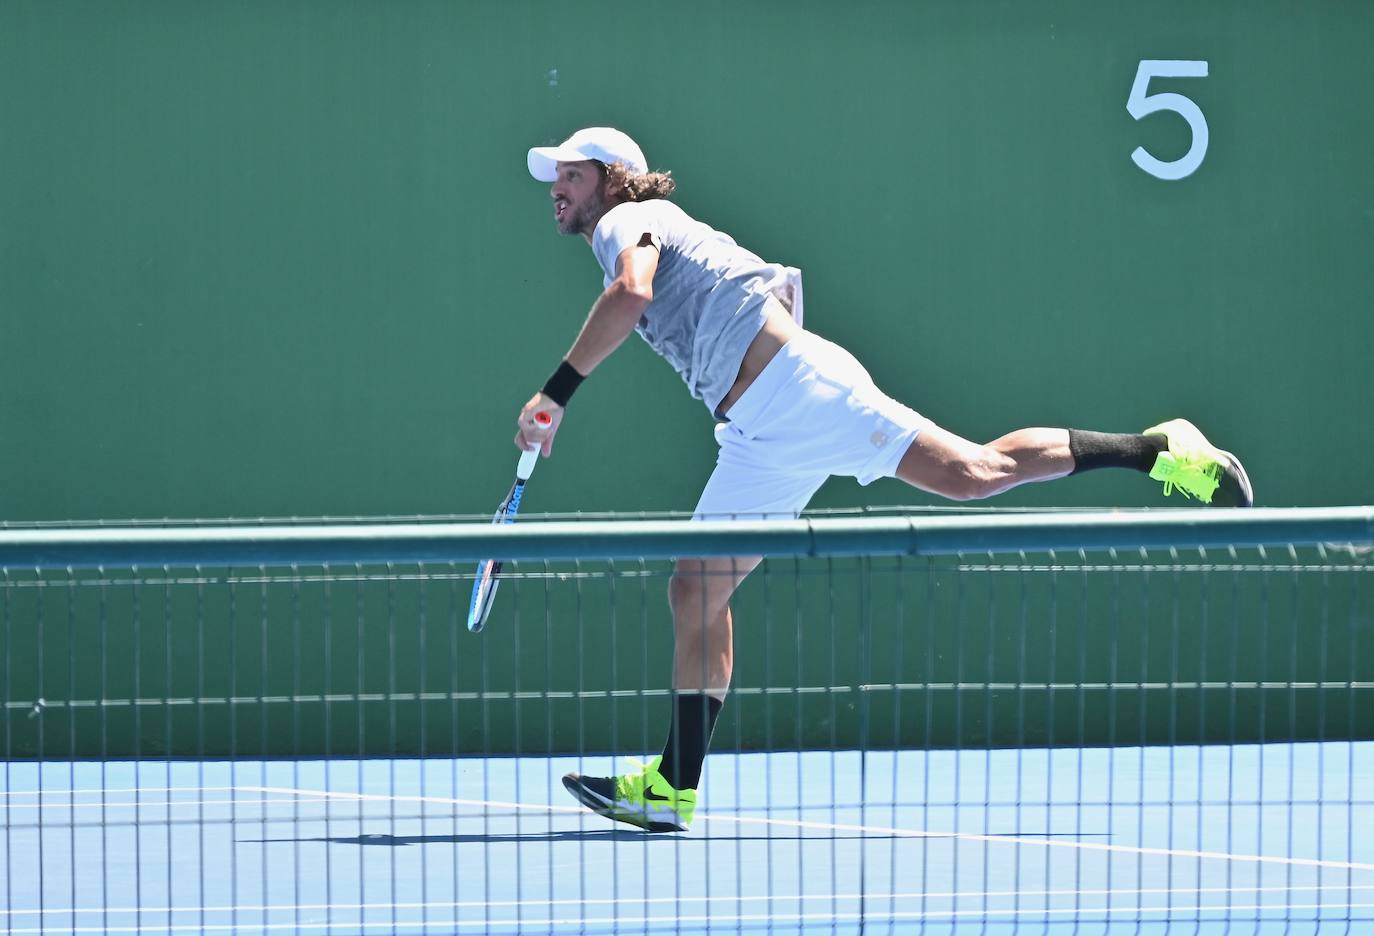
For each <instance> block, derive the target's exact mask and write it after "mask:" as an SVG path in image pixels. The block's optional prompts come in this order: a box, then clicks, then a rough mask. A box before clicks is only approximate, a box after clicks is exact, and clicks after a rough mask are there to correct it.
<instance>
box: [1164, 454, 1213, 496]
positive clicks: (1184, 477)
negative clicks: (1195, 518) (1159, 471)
mask: <svg viewBox="0 0 1374 936" xmlns="http://www.w3.org/2000/svg"><path fill="white" fill-rule="evenodd" d="M1165 464H1166V467H1165V470H1164V474H1165V478H1164V496H1165V497H1168V496H1170V495H1171V494H1173V493H1174V491H1175V490H1177V491H1178V492H1179V493H1180V494H1182V495H1183V496H1184V498H1192V499H1193V500H1203V498H1204V494H1203V493H1202V492H1201V491H1200V490H1194V489H1192V488H1191V487H1190V485H1192V484H1194V483H1195V482H1198V481H1202V482H1203V483H1202V484H1200V485H1197V487H1198V488H1204V487H1205V488H1207V491H1206V494H1207V495H1210V494H1211V493H1212V492H1213V491H1215V490H1216V489H1217V487H1218V482H1217V473H1218V466H1217V465H1216V464H1215V463H1213V464H1209V465H1199V464H1197V463H1196V462H1195V461H1193V460H1191V459H1187V458H1182V459H1180V458H1178V457H1175V458H1174V459H1172V460H1171V461H1169V462H1166V463H1165ZM1204 479H1205V480H1204Z"/></svg>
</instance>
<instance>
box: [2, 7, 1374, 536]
mask: <svg viewBox="0 0 1374 936" xmlns="http://www.w3.org/2000/svg"><path fill="white" fill-rule="evenodd" d="M1371 31H1374V7H1370V6H1369V5H1368V4H1364V3H1353V2H1352V3H1320V4H1307V5H1302V4H1290V3H1260V2H1234V3H1209V4H1197V3H1184V2H1178V3H1156V4H1150V5H1146V6H1142V5H1140V4H1127V3H1067V2H1058V3H1056V2H1031V3H1026V2H1007V3H965V2H955V0H949V2H939V3H934V2H927V3H908V2H890V3H883V2H873V3H863V4H858V5H852V4H850V5H845V4H833V3H817V2H790V0H789V2H781V0H779V2H759V3H747V4H735V3H727V2H715V3H712V2H705V3H694V4H691V5H683V4H653V3H650V4H643V5H639V6H637V7H636V8H635V12H634V13H633V14H623V13H616V14H614V15H612V14H611V13H610V12H609V11H608V10H607V8H606V7H604V5H599V4H578V3H567V2H560V3H556V4H555V3H547V4H546V3H530V2H502V3H467V2H461V3H460V2H445V3H437V2H436V3H407V2H398V3H328V4H321V3H305V2H271V3H268V2H262V3H237V4H225V3H210V2H205V3H187V2H182V0H177V2H137V3H124V4H112V3H105V2H56V3H53V2H23V0H7V2H6V3H4V4H3V5H0V87H3V88H4V91H3V93H0V126H3V128H4V130H3V133H0V302H2V303H3V314H2V315H0V329H2V331H0V381H3V383H0V439H3V445H0V472H2V474H3V478H4V482H5V483H4V484H3V485H0V518H2V519H4V520H11V521H15V520H34V519H42V520H58V519H78V520H84V519H93V518H112V517H162V516H173V517H188V516H229V515H232V516H263V515H267V516H282V515H300V516H318V515H335V516H337V515H354V514H369V515H372V514H418V513H424V514H447V513H465V512H479V511H487V510H490V509H491V507H492V506H493V502H494V500H495V499H496V498H498V497H499V495H500V493H501V492H502V490H503V489H504V486H505V484H506V478H507V475H508V474H509V473H510V463H511V455H512V454H513V453H512V452H511V451H510V449H509V443H508V439H509V436H510V435H511V434H512V430H511V426H512V423H513V419H514V414H515V413H516V411H517V410H518V408H519V406H520V404H521V403H523V402H524V400H525V399H526V398H527V397H528V396H529V394H530V393H531V392H533V390H534V389H537V388H538V386H539V385H540V384H541V383H542V381H543V379H544V378H545V377H546V376H547V374H548V372H549V371H550V370H551V369H552V367H553V365H554V364H555V363H557V361H558V358H559V356H560V355H561V354H562V352H563V351H565V350H566V347H567V346H568V345H569V344H570V343H571V340H572V338H573V336H574V334H575V333H576V330H577V328H578V326H579V325H580V324H581V321H582V319H583V317H584V315H585V313H586V310H587V308H588V306H589V304H590V303H591V301H592V299H593V298H595V296H596V294H597V292H598V289H599V285H600V276H599V273H598V271H597V268H596V265H595V262H594V260H593V259H592V257H591V253H590V251H589V250H588V249H587V248H586V246H585V245H584V244H583V243H582V242H581V241H580V240H577V239H568V238H559V237H558V236H557V235H556V233H555V231H554V226H553V223H552V220H551V215H550V211H549V209H548V200H547V191H546V188H545V187H544V186H542V185H540V184H538V183H535V182H534V181H532V180H531V179H530V178H529V177H528V175H527V174H526V172H525V168H524V152H525V149H526V148H527V147H528V146H530V145H531V144H539V143H549V142H556V141H557V140H559V139H561V138H562V137H563V136H564V135H566V134H567V133H568V132H569V131H571V130H572V129H575V128H576V127H578V126H582V125H586V124H591V123H605V124H613V125H617V126H621V127H623V128H625V129H627V130H629V131H630V132H631V133H633V134H634V135H635V136H636V137H637V138H638V139H639V141H640V142H641V143H642V145H643V146H644V148H645V150H646V152H647V153H648V155H649V159H650V161H651V163H652V164H654V165H655V166H657V167H663V168H669V169H671V170H673V172H674V173H675V175H676V177H677V179H678V180H679V183H680V189H679V192H680V195H679V201H680V202H681V203H682V204H683V205H684V206H685V207H686V208H687V209H688V210H690V211H692V212H694V213H696V214H698V215H700V216H701V217H703V218H706V219H708V220H710V221H712V222H713V223H715V224H716V225H718V226H720V227H721V228H723V229H724V230H726V231H728V232H730V233H732V234H733V235H734V236H735V237H736V238H737V239H739V240H740V241H741V242H742V243H744V244H746V245H748V246H750V247H751V248H752V249H754V250H756V251H757V252H760V253H761V254H763V255H764V256H765V257H768V258H770V259H776V260H779V261H785V262H788V263H793V264H796V265H799V266H801V267H802V268H803V270H804V271H805V274H806V283H807V313H808V322H809V324H810V325H811V326H812V327H813V328H814V329H815V330H817V331H820V332H822V333H823V334H826V335H827V336H830V337H833V338H835V339H838V340H840V341H841V342H842V343H844V344H846V345H848V346H849V347H851V348H852V349H853V350H854V351H855V352H856V353H857V354H858V355H859V356H860V358H861V359H862V360H864V361H865V362H866V363H867V364H868V366H869V368H870V370H871V371H872V372H873V373H874V374H875V376H876V377H877V378H878V380H879V382H880V384H882V385H883V386H885V387H886V388H887V389H889V391H890V392H892V393H893V394H894V395H897V396H899V397H901V398H902V399H903V400H906V401H909V402H910V403H911V404H912V405H913V406H915V407H916V408H917V409H919V410H921V411H923V412H925V413H927V414H929V415H930V416H932V417H934V418H936V419H937V420H940V421H941V422H943V423H945V424H946V425H948V426H949V427H950V428H952V429H954V430H956V431H959V432H961V433H963V434H965V435H968V436H971V437H975V438H990V437H992V436H994V435H997V434H1000V433H1001V432H1002V431H1004V430H1007V429H1011V428H1014V427H1016V426H1019V425H1024V424H1051V425H1057V424H1066V425H1075V426H1083V427H1100V428H1108V429H1122V430H1126V429H1133V428H1140V427H1143V426H1146V425H1150V424H1153V423H1154V422H1155V421H1158V420H1159V419H1162V418H1166V417H1171V416H1173V415H1175V414H1187V415H1189V416H1190V417H1191V418H1193V419H1194V421H1196V422H1197V423H1198V424H1199V425H1200V426H1202V427H1203V428H1204V430H1205V431H1208V432H1210V433H1211V434H1212V435H1213V436H1214V437H1215V439H1216V440H1217V441H1218V442H1219V443H1221V444H1223V445H1224V446H1225V447H1228V448H1231V449H1233V450H1235V451H1237V452H1239V453H1242V454H1243V455H1244V457H1245V459H1246V461H1247V464H1248V465H1249V467H1250V472H1251V474H1252V476H1253V478H1254V481H1255V484H1256V489H1257V492H1258V497H1259V500H1260V502H1261V503H1263V504H1266V505H1273V506H1282V505H1289V504H1343V503H1366V502H1368V501H1369V499H1370V486H1369V483H1368V480H1367V479H1368V470H1367V465H1368V463H1369V461H1370V459H1371V457H1374V420H1371V419H1369V418H1368V417H1367V416H1365V415H1364V413H1363V409H1362V401H1363V399H1364V397H1365V395H1366V388H1367V385H1368V366H1367V360H1368V356H1369V348H1370V345H1371V341H1374V325H1371V321H1370V312H1371V303H1370V296H1371V295H1374V265H1372V264H1371V263H1370V262H1369V259H1370V256H1371V241H1372V237H1371V235H1374V174H1371V173H1370V172H1369V168H1368V164H1369V153H1370V151H1371V145H1372V144H1374V117H1371V110H1370V108H1369V106H1368V99H1369V96H1370V94H1369V92H1370V91H1371V90H1374V88H1372V87H1371V85H1374V77H1371V72H1370V70H1369V68H1368V55H1367V52H1368V49H1367V41H1366V40H1367V38H1368V36H1369V35H1371ZM1147 58H1150V59H1203V60H1206V61H1207V62H1208V63H1209V65H1210V75H1209V77H1207V78H1205V79H1178V80H1156V81H1155V82H1154V83H1153V84H1152V85H1151V86H1150V90H1151V92H1156V91H1164V90H1168V91H1176V92H1179V93H1182V94H1186V95H1188V96H1190V97H1192V98H1193V99H1194V100H1195V101H1196V102H1197V103H1198V105H1199V106H1200V107H1201V108H1202V110H1203V112H1204V114H1205V115H1206V118H1207V121H1208V125H1209V127H1210V147H1209V149H1208V152H1207V156H1206V159H1205V161H1204V162H1203V164H1202V166H1201V168H1200V169H1199V170H1198V171H1197V172H1196V173H1195V174H1194V175H1193V176H1191V177H1189V178H1187V179H1185V180H1182V181H1178V182H1165V181H1160V180H1158V179H1155V178H1152V177H1150V176H1148V175H1146V174H1145V173H1144V172H1142V171H1141V170H1140V169H1138V168H1137V167H1136V166H1135V165H1134V164H1133V163H1132V161H1131V159H1130V153H1131V151H1132V150H1133V149H1134V148H1135V147H1136V146H1138V145H1143V146H1145V147H1146V148H1147V149H1149V150H1151V151H1153V152H1155V153H1156V154H1158V155H1159V156H1160V157H1161V158H1172V157H1173V156H1176V155H1181V154H1182V152H1183V151H1184V150H1186V148H1187V146H1188V131H1187V129H1186V125H1185V123H1184V122H1183V121H1182V120H1181V119H1179V118H1178V117H1177V116H1175V115H1172V114H1159V115H1155V116H1151V117H1147V118H1146V119H1144V120H1142V121H1140V122H1137V121H1135V120H1133V119H1132V118H1131V117H1130V115H1129V114H1127V112H1126V100H1127V96H1128V94H1129V92H1130V89H1131V84H1132V81H1133V79H1134V76H1135V73H1136V69H1137V65H1138V63H1139V62H1140V60H1141V59H1147ZM631 344H632V346H627V347H626V348H625V349H623V350H622V351H621V352H620V353H618V354H617V355H616V356H615V357H613V358H612V359H611V360H610V362H609V363H608V364H607V365H606V366H605V368H604V370H603V371H599V372H598V373H597V374H596V376H595V379H593V380H592V381H591V382H590V383H589V384H588V385H587V387H586V388H585V389H584V390H583V392H582V393H581V394H579V396H578V399H577V406H576V407H574V411H573V413H572V414H571V415H570V417H569V421H568V423H567V424H566V428H565V429H564V431H563V433H562V437H561V438H560V440H559V446H558V453H557V457H556V458H555V460H554V461H553V462H551V463H550V464H549V465H548V466H547V470H545V471H542V472H541V474H540V478H539V483H538V485H537V486H536V487H533V488H531V491H530V498H529V500H528V502H527V505H526V508H527V509H528V510H530V511H543V510H556V511H565V510H612V509H613V510H640V509H653V510H661V509H673V510H690V509H691V507H692V505H693V504H694V503H695V499H696V495H697V493H698V491H699V490H700V487H701V485H702V483H703V482H704V480H705V478H706V476H707V475H708V474H709V472H710V469H711V465H712V463H713V459H714V446H713V442H712V438H711V436H710V432H709V430H710V422H709V418H708V416H707V414H706V412H705V410H704V408H703V407H702V406H700V404H698V403H696V402H695V401H693V400H691V399H690V398H689V397H688V396H687V395H686V393H685V392H684V390H683V388H682V387H681V384H680V382H679V381H678V379H677V378H676V376H675V375H674V374H673V373H672V372H671V370H670V369H669V368H667V367H666V366H665V365H664V364H663V363H662V362H661V361H659V360H658V359H657V358H655V357H654V356H653V355H652V354H651V353H650V352H649V351H648V349H647V348H646V347H644V346H642V344H641V343H639V342H638V341H637V340H636V341H634V342H632V343H631ZM627 442H628V443H629V444H627ZM610 454H614V455H616V456H621V455H624V457H623V458H619V457H617V458H614V459H612V458H608V455H610ZM894 502H900V503H908V504H927V503H933V502H936V500H935V499H934V498H931V497H927V496H925V495H923V494H920V493H918V492H912V491H908V490H906V489H905V488H904V487H903V486H901V485H900V484H899V483H897V482H882V483H878V484H876V485H874V486H873V487H871V488H868V489H860V488H858V487H857V485H855V484H854V483H853V482H851V481H836V482H833V483H832V485H830V486H829V487H827V488H826V489H825V490H824V491H823V492H822V493H821V495H820V496H819V498H818V500H817V505H818V506H841V505H843V506H851V505H854V504H864V503H883V504H890V503H894ZM1001 503H1003V504H1008V505H1010V504H1019V505H1026V504H1040V505H1051V504H1052V505H1063V504H1088V505H1149V504H1159V503H1161V500H1160V497H1159V494H1158V491H1157V490H1156V487H1155V486H1154V485H1152V484H1148V483H1146V482H1144V481H1143V480H1141V479H1138V478H1132V477H1130V476H1124V475H1112V474H1109V475H1104V476H1098V477H1092V476H1090V477H1085V478H1083V479H1075V480H1073V481H1071V482H1067V483H1064V484H1060V485H1054V486H1050V487H1045V488H1040V489H1034V490H1026V491H1024V492H1016V493H1013V494H1012V495H1011V496H1009V497H1006V498H1004V499H1003V500H1002V501H1001Z"/></svg>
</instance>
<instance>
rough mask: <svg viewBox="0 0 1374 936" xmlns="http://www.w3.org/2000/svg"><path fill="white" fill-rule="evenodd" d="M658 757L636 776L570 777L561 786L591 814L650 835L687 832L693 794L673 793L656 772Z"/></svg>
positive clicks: (692, 809) (637, 763)
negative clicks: (644, 830)
mask: <svg viewBox="0 0 1374 936" xmlns="http://www.w3.org/2000/svg"><path fill="white" fill-rule="evenodd" d="M662 760H663V757H662V756H661V755H660V756H658V757H655V758H654V759H653V760H651V761H649V763H647V764H641V763H639V762H638V761H631V763H633V764H634V765H635V766H637V767H639V768H641V769H640V772H639V773H634V774H625V775H624V776H620V777H584V776H582V775H581V774H579V773H570V774H567V775H566V776H564V777H563V786H565V787H567V788H568V792H569V793H571V794H572V795H573V796H575V797H577V800H578V802H580V803H581V804H582V805H583V806H586V807H587V808H588V809H590V810H591V811H592V812H594V813H597V814H599V815H602V816H605V817H606V818H607V819H614V820H616V821H617V822H628V823H629V824H630V825H634V826H639V827H640V828H641V829H647V830H648V831H650V832H686V831H687V826H688V825H690V824H691V822H692V814H693V813H694V812H696V808H697V791H696V790H676V789H674V788H673V786H672V784H670V783H669V782H668V781H667V780H666V779H665V778H664V776H663V774H661V773H659V772H658V765H659V762H661V761H662Z"/></svg>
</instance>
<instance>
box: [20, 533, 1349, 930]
mask: <svg viewBox="0 0 1374 936" xmlns="http://www.w3.org/2000/svg"><path fill="white" fill-rule="evenodd" d="M593 551H594V550H593ZM671 571H672V566H671V564H670V563H669V562H668V561H666V560H660V559H649V558H643V559H637V560H614V561H611V560H603V559H590V558H589V559H581V560H568V561H564V560H544V561H536V560H528V559H527V560H525V561H521V562H518V563H515V564H514V565H513V566H509V567H508V571H507V573H506V574H505V576H504V579H503V582H504V583H503V585H502V590H501V593H500V596H499V598H498V600H497V603H496V607H495V608H494V610H493V612H492V616H491V619H490V620H489V622H488V624H487V626H486V629H485V631H484V632H483V633H482V634H481V635H471V634H469V633H468V632H467V631H466V629H465V627H464V626H463V620H464V617H465V614H466V610H467V605H468V599H469V591H470V588H471V584H472V564H471V563H470V562H466V561H461V562H460V561H454V562H442V563H415V562H404V561H397V562H392V563H363V562H355V563H346V564H340V563H331V564H328V565H322V564H314V565H310V564H305V563H299V562H298V563H295V564H292V563H291V562H289V561H286V559H285V558H284V559H283V560H282V562H280V563H263V564H258V565H253V566H248V567H245V566H234V567H226V566H210V565H200V566H196V565H194V564H191V565H177V566H170V565H168V566H157V567H147V566H135V567H123V568H119V567H113V566H100V565H93V566H84V565H83V566H81V567H77V566H64V565H62V564H55V565H45V564H43V563H42V562H29V563H22V564H21V563H13V564H10V565H8V566H6V567H4V568H3V570H0V641H3V648H4V649H3V661H0V663H2V665H3V672H2V673H0V677H2V679H3V682H2V685H3V690H0V701H2V702H3V714H4V719H3V721H4V729H3V746H4V747H3V751H4V760H5V764H4V773H3V780H2V782H3V790H0V807H2V809H3V811H2V812H0V817H2V818H3V829H0V832H3V837H4V848H3V851H0V862H3V868H4V870H3V874H0V881H3V888H4V900H3V901H2V902H0V912H3V914H4V916H3V918H4V920H5V922H6V924H7V926H8V931H10V932H15V933H39V932H144V931H146V932H272V931H286V932H334V933H337V932H370V931H375V930H384V931H395V932H512V931H523V932H553V931H569V932H572V931H580V932H642V931H645V930H651V931H675V932H705V931H710V932H730V931H735V930H757V929H763V930H773V931H777V932H793V931H799V930H800V931H810V930H812V929H815V930H816V931H822V930H823V931H826V932H835V931H841V932H858V931H863V932H912V931H928V932H963V931H965V930H967V931H969V932H973V931H977V932H998V931H1000V932H1012V931H1016V930H1017V929H1018V927H1020V928H1032V929H1033V931H1037V932H1059V931H1063V932H1117V931H1120V932H1144V931H1150V928H1151V927H1155V928H1156V929H1157V930H1158V931H1161V932H1162V931H1164V929H1166V928H1168V927H1171V926H1175V925H1179V924H1189V926H1190V928H1191V929H1190V931H1191V930H1197V931H1199V932H1203V931H1211V930H1213V929H1214V930H1215V931H1218V932H1222V931H1229V932H1249V931H1256V932H1258V931H1262V930H1263V929H1264V928H1265V927H1267V926H1269V925H1273V924H1275V922H1276V921H1279V922H1280V923H1281V924H1282V925H1283V926H1291V924H1293V923H1294V922H1300V923H1302V924H1303V926H1304V927H1305V928H1304V929H1303V930H1302V931H1308V932H1311V931H1320V932H1328V931H1329V932H1333V933H1335V932H1359V931H1360V930H1361V928H1362V927H1366V926H1369V925H1371V922H1374V851H1371V847H1370V845H1369V844H1368V842H1367V841H1365V839H1367V836H1363V835H1361V833H1360V832H1359V830H1360V829H1366V830H1367V829H1370V828H1374V797H1371V795H1370V790H1371V789H1374V740H1372V739H1374V705H1371V700H1372V699H1374V655H1371V653H1370V652H1369V650H1368V647H1369V643H1370V640H1371V638H1374V614H1371V611H1372V610H1374V609H1371V599H1370V595H1369V591H1370V589H1369V581H1370V575H1371V573H1374V560H1371V557H1370V554H1369V552H1368V551H1367V550H1366V549H1364V548H1363V547H1358V546H1356V547H1349V546H1331V545H1312V546H1300V545H1280V546H1266V547H1240V546H1229V547H1228V546H1223V547H1212V548H1196V547H1192V548H1163V549H1160V548H1153V549H1143V548H1134V549H1123V548H1117V549H1103V550H1090V549H1086V548H1085V549H1074V550H1062V549H1061V550H1054V551H1038V552H1030V551H1019V552H1015V553H1011V554H1007V553H1002V552H981V553H962V554H956V555H951V556H902V555H858V556H841V555H836V556H828V557H827V556H818V557H807V558H790V557H773V558H769V559H766V560H765V561H764V563H763V564H762V565H761V566H760V567H759V569H758V570H757V571H756V572H755V573H754V574H753V575H752V576H751V577H750V578H749V579H748V580H747V581H746V582H745V584H744V585H743V586H742V587H741V589H740V591H739V592H738V593H737V595H736V600H735V601H734V602H733V607H734V615H735V647H736V649H735V671H734V679H733V683H732V688H731V694H730V697H729V699H728V701H727V703H726V705H725V708H724V711H723V713H722V716H721V719H720V722H719V724H718V726H717V728H716V732H715V736H714V740H713V743H712V748H711V750H712V753H711V755H710V756H709V757H708V758H707V764H706V770H705V774H704V779H703V783H702V786H701V789H700V794H701V805H700V806H699V807H698V809H699V811H698V815H697V817H696V819H695V820H694V822H693V824H692V828H691V830H690V831H689V832H687V833H683V834H677V835H666V836H665V835H660V836H650V835H646V834H644V833H641V832H639V831H638V830H636V829H633V828H631V827H628V826H624V825H619V826H617V825H614V824H612V823H611V822H610V821H609V820H606V819H603V818H601V817H598V816H595V815H593V814H591V813H589V812H587V811H586V810H584V809H582V808H580V807H579V806H577V804H576V803H575V802H574V801H573V800H572V799H571V798H570V797H569V796H568V795H567V793H566V792H565V791H564V789H563V787H562V783H561V780H560V778H561V777H562V775H563V774H564V773H565V772H567V771H569V770H577V771H579V772H581V773H583V774H602V775H608V774H611V773H615V772H624V771H625V770H627V769H628V762H627V759H628V758H640V757H644V756H646V755H652V754H655V753H657V752H658V751H659V750H660V749H661V748H662V745H663V743H664V736H665V733H666V728H667V725H668V720H669V711H670V704H671V696H672V690H671V672H672V659H673V628H672V623H671V616H670V613H669V609H668V605H667V602H666V601H665V598H664V594H665V586H666V582H667V579H668V576H669V575H670V574H671ZM999 928H1000V929H999Z"/></svg>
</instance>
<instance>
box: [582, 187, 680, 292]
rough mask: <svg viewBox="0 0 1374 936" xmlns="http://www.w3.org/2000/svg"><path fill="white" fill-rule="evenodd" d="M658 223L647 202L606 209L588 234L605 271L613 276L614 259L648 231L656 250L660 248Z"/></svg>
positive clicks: (651, 207) (656, 213) (608, 277)
mask: <svg viewBox="0 0 1374 936" xmlns="http://www.w3.org/2000/svg"><path fill="white" fill-rule="evenodd" d="M662 233H663V232H662V223H661V221H660V219H659V216H658V212H656V211H654V208H653V205H652V204H651V203H650V202H625V203H624V204H622V205H616V206H615V207H614V208H612V209H611V210H610V211H608V212H606V213H605V214H604V215H603V216H602V217H601V221H600V222H599V223H598V224H597V225H596V233H594V234H593V235H592V252H593V253H595V254H596V259H597V262H598V263H600V264H601V269H602V270H603V271H604V272H605V274H606V281H607V282H610V281H611V280H613V279H615V262H616V260H618V259H620V255H621V254H622V253H624V252H625V249H626V248H627V247H634V246H635V245H636V244H638V243H639V242H640V240H641V239H643V237H644V235H645V234H648V235H649V237H650V238H651V239H652V241H653V245H654V247H655V248H656V249H658V250H662V249H663V244H662V241H661V237H662Z"/></svg>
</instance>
